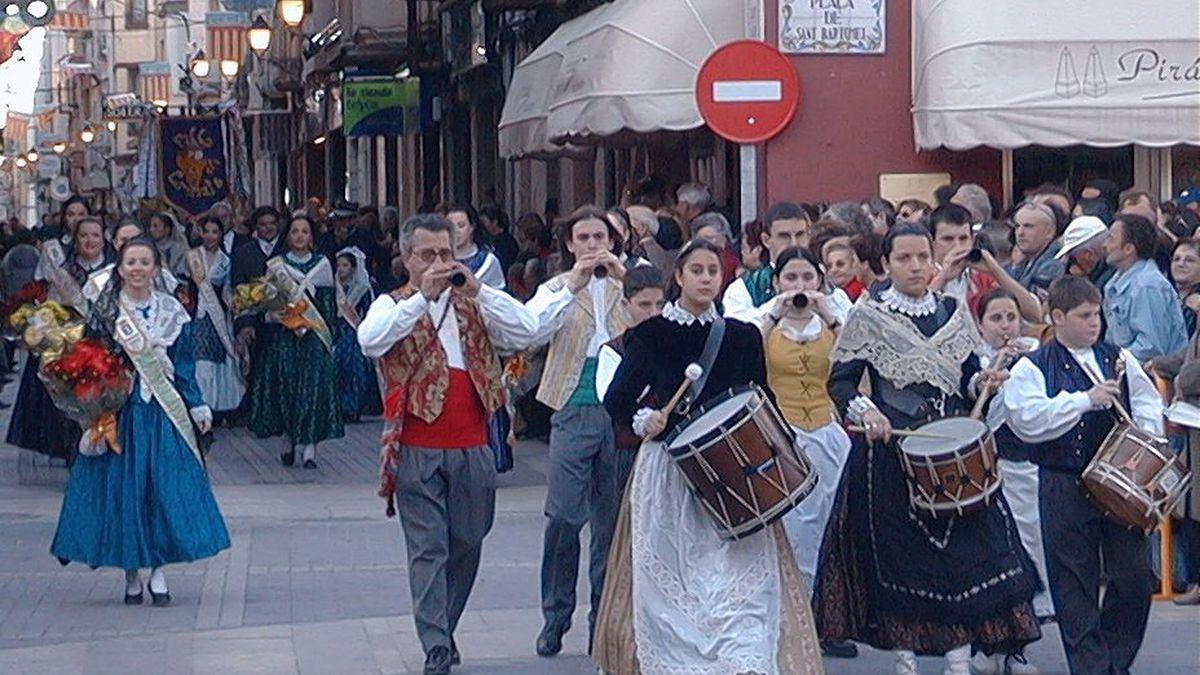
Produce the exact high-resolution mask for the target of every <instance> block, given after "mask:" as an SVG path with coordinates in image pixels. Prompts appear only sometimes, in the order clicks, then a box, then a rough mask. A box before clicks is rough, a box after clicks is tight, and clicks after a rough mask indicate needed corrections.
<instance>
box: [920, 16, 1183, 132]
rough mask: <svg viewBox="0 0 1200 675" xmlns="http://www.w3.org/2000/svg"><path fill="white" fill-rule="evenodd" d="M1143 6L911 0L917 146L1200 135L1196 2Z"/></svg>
mask: <svg viewBox="0 0 1200 675" xmlns="http://www.w3.org/2000/svg"><path fill="white" fill-rule="evenodd" d="M1150 5H1152V7H1151V6H1150ZM1150 5H1147V4H1146V3H1138V2H1126V1H1123V0H1054V1H1053V2H1046V0H1007V1H1006V2H996V1H995V0H916V1H915V2H914V3H913V15H912V30H913V73H912V94H913V110H912V114H913V129H914V133H915V136H916V144H917V147H918V148H921V149H933V148H938V147H945V148H950V149H952V150H961V149H966V148H972V147H977V146H981V145H986V146H991V147H994V148H1017V147H1022V146H1026V145H1045V146H1065V145H1074V144H1084V145H1092V146H1099V147H1111V146H1119V145H1128V144H1131V143H1133V144H1138V145H1145V146H1156V147H1161V146H1171V145H1176V144H1179V143H1190V144H1200V3H1197V2H1196V0H1175V1H1172V2H1159V3H1150Z"/></svg>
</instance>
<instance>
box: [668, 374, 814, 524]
mask: <svg viewBox="0 0 1200 675" xmlns="http://www.w3.org/2000/svg"><path fill="white" fill-rule="evenodd" d="M665 447H666V449H667V452H669V453H670V454H671V456H672V457H673V458H674V459H675V463H676V465H677V466H678V467H679V469H680V470H681V471H683V475H684V476H685V477H686V478H687V481H688V484H689V485H691V488H692V490H693V491H694V492H695V493H696V496H697V497H699V498H700V502H701V503H702V504H704V507H705V509H706V510H707V511H708V513H709V515H711V516H712V517H713V519H714V520H715V521H716V524H717V530H718V531H719V532H720V535H721V536H722V537H723V538H725V539H740V538H742V537H745V536H747V535H749V534H753V533H754V532H757V531H759V530H761V529H762V528H764V527H766V526H767V525H770V524H771V523H773V522H775V521H776V520H778V519H779V518H780V517H781V516H783V514H785V513H787V512H788V511H789V510H791V509H792V507H794V506H795V505H796V504H799V503H800V502H801V501H802V500H803V499H804V498H805V497H807V496H808V495H809V493H810V492H812V490H813V488H814V487H816V484H817V472H816V471H814V470H813V466H812V463H811V462H810V461H809V460H808V457H806V456H805V455H804V453H803V451H801V450H800V448H798V447H797V446H796V443H795V435H794V434H793V433H792V431H791V428H790V427H788V426H787V423H786V422H784V421H783V417H782V416H781V415H780V414H779V412H778V411H777V410H776V409H775V407H774V406H773V405H772V404H771V401H770V399H768V398H767V396H766V394H765V393H763V390H762V389H760V388H759V387H758V385H755V384H750V385H747V386H744V387H738V388H735V389H730V390H729V391H727V392H726V393H724V394H722V395H721V396H718V397H717V398H715V399H713V400H712V401H710V402H709V403H707V404H705V405H704V406H702V407H700V408H697V409H696V410H694V411H692V413H691V414H690V415H688V416H687V417H685V418H684V419H683V420H682V421H681V422H680V423H679V424H678V425H677V426H676V427H675V429H674V430H673V431H672V432H671V434H670V435H669V436H668V437H667V440H666V443H665Z"/></svg>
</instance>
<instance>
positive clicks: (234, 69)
mask: <svg viewBox="0 0 1200 675" xmlns="http://www.w3.org/2000/svg"><path fill="white" fill-rule="evenodd" d="M241 65H242V64H240V63H238V62H237V61H232V60H230V59H224V60H222V61H221V74H222V75H224V76H225V77H227V78H229V79H231V80H232V79H233V78H235V77H237V74H238V69H239V68H240V67H241Z"/></svg>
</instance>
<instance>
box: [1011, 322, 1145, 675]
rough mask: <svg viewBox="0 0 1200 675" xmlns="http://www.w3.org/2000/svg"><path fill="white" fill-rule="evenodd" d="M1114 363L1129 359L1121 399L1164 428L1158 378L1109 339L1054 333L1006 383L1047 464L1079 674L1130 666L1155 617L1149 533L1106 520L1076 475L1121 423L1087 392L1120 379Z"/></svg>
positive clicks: (1016, 424)
mask: <svg viewBox="0 0 1200 675" xmlns="http://www.w3.org/2000/svg"><path fill="white" fill-rule="evenodd" d="M1118 360H1124V362H1125V365H1126V377H1125V378H1122V386H1121V401H1122V405H1123V406H1124V407H1125V409H1126V410H1127V411H1129V413H1130V414H1131V415H1132V417H1133V420H1134V422H1135V423H1136V424H1137V426H1138V427H1140V428H1141V429H1143V430H1144V431H1148V432H1150V433H1153V434H1156V435H1161V434H1162V423H1163V421H1162V399H1161V398H1160V397H1159V394H1158V391H1157V389H1156V388H1155V387H1154V383H1153V382H1151V381H1150V378H1149V377H1147V376H1146V374H1145V372H1144V371H1143V370H1142V368H1141V366H1139V365H1138V362H1137V359H1135V358H1134V357H1133V355H1132V354H1131V353H1130V352H1129V351H1127V350H1123V349H1119V348H1117V347H1116V346H1115V345H1112V344H1109V343H1107V342H1099V343H1096V344H1095V345H1093V346H1092V347H1090V348H1085V349H1070V348H1068V347H1066V346H1065V345H1063V344H1062V343H1061V342H1059V341H1058V340H1053V341H1051V342H1049V343H1047V344H1045V345H1043V346H1042V347H1041V348H1040V349H1038V350H1037V351H1035V352H1033V353H1032V354H1029V355H1028V356H1025V357H1023V358H1022V359H1021V360H1020V361H1018V362H1017V363H1016V364H1015V365H1013V367H1012V371H1011V377H1010V379H1009V381H1008V382H1007V383H1005V385H1004V396H1003V405H1004V407H1005V412H1006V414H1007V416H1008V425H1009V427H1010V428H1012V430H1013V432H1014V433H1015V434H1016V435H1017V436H1018V437H1019V438H1021V439H1022V440H1024V441H1026V442H1028V443H1030V444H1031V453H1030V454H1031V457H1032V458H1033V461H1034V462H1036V463H1037V464H1038V466H1039V467H1040V468H1041V471H1040V474H1039V480H1038V493H1039V498H1040V501H1041V505H1042V511H1041V524H1042V533H1043V535H1044V543H1045V547H1046V568H1047V573H1048V575H1049V578H1050V594H1051V595H1052V596H1053V598H1054V608H1055V612H1056V614H1057V616H1058V628H1059V631H1060V632H1061V634H1062V641H1063V649H1064V651H1065V652H1066V654H1067V664H1068V665H1069V666H1070V670H1071V673H1073V674H1075V675H1092V674H1093V673H1116V674H1126V673H1128V672H1129V669H1130V667H1131V666H1132V664H1133V661H1134V658H1135V657H1136V656H1137V652H1138V649H1139V648H1140V647H1141V644H1142V638H1143V636H1144V635H1145V631H1146V622H1147V620H1148V619H1149V616H1150V597H1151V593H1152V592H1153V586H1154V583H1153V579H1152V575H1151V573H1150V565H1149V555H1150V551H1149V543H1148V538H1147V536H1146V535H1145V534H1144V533H1142V532H1140V531H1133V530H1129V529H1126V528H1125V527H1123V526H1122V525H1120V524H1118V523H1116V522H1114V521H1112V520H1109V519H1108V518H1107V517H1105V516H1104V515H1103V513H1102V512H1101V510H1100V509H1099V508H1098V507H1097V506H1096V504H1095V503H1094V502H1093V501H1092V500H1091V499H1090V498H1089V497H1088V494H1087V490H1086V488H1084V486H1083V484H1082V482H1081V480H1080V474H1081V472H1082V471H1083V469H1084V468H1085V467H1086V466H1087V465H1088V464H1089V463H1090V462H1091V460H1092V458H1093V457H1094V456H1095V454H1096V451H1097V450H1098V449H1099V448H1100V445H1101V444H1102V443H1103V441H1104V439H1105V438H1106V437H1107V436H1108V433H1109V431H1111V430H1112V428H1113V426H1114V425H1115V424H1116V422H1117V418H1116V415H1115V413H1114V412H1113V411H1112V410H1108V409H1104V408H1097V407H1095V406H1094V405H1092V402H1091V399H1090V398H1089V397H1088V395H1087V391H1088V390H1089V389H1091V388H1092V386H1093V384H1094V380H1115V379H1117V378H1116V366H1117V362H1118ZM1089 373H1091V375H1089ZM1093 378H1094V379H1093ZM1131 404H1132V405H1131ZM1102 560H1103V564H1102V562H1101V561H1102ZM1102 570H1103V572H1102ZM1101 579H1103V582H1102V581H1101ZM1102 583H1103V586H1104V593H1103V598H1104V601H1103V603H1101V601H1100V598H1101V593H1100V588H1101V584H1102Z"/></svg>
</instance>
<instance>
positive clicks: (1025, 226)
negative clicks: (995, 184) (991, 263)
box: [1005, 201, 1066, 294]
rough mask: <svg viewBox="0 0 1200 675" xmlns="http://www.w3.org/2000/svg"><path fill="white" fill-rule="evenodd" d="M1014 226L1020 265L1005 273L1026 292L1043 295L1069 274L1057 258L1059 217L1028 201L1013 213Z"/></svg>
mask: <svg viewBox="0 0 1200 675" xmlns="http://www.w3.org/2000/svg"><path fill="white" fill-rule="evenodd" d="M1012 222H1013V230H1014V231H1015V233H1016V240H1017V251H1018V252H1019V253H1020V262H1018V263H1015V264H1012V265H1009V266H1008V268H1007V269H1006V270H1005V271H1006V272H1008V273H1009V275H1011V276H1012V278H1014V279H1016V280H1017V282H1018V283H1020V284H1021V285H1022V286H1024V287H1025V290H1027V291H1029V292H1031V293H1035V294H1037V293H1039V292H1040V293H1042V294H1044V293H1045V292H1046V290H1047V289H1048V288H1050V283H1051V282H1053V281H1054V280H1055V279H1057V278H1059V277H1061V276H1062V275H1063V273H1064V272H1065V271H1066V267H1065V265H1064V264H1063V261H1061V260H1059V259H1058V257H1057V256H1058V251H1059V248H1060V246H1059V244H1058V242H1056V241H1055V238H1056V237H1058V216H1057V215H1056V214H1055V212H1054V210H1053V209H1051V208H1050V207H1049V206H1048V205H1046V204H1040V203H1037V202H1033V201H1026V202H1023V203H1022V204H1021V205H1020V206H1018V207H1017V210H1016V211H1015V212H1013V216H1012Z"/></svg>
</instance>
